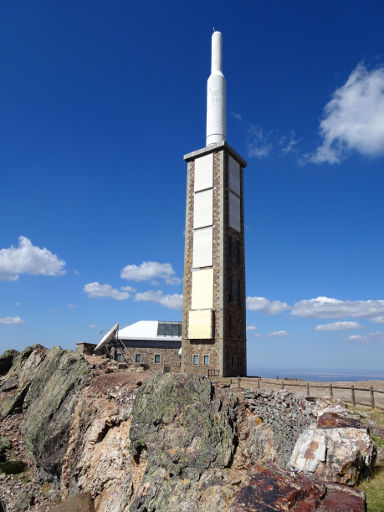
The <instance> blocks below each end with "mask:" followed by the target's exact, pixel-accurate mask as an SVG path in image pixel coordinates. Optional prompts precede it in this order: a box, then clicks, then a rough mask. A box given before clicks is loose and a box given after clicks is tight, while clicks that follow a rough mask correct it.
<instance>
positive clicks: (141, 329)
mask: <svg viewBox="0 0 384 512" xmlns="http://www.w3.org/2000/svg"><path fill="white" fill-rule="evenodd" d="M159 323H162V322H159V320H140V321H139V322H135V323H134V324H131V325H127V327H124V328H123V329H120V330H119V332H118V335H117V337H118V338H119V339H120V340H160V341H161V340H163V341H167V340H173V341H175V340H181V336H158V334H157V330H158V326H159Z"/></svg>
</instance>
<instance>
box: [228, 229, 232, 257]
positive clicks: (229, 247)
mask: <svg viewBox="0 0 384 512" xmlns="http://www.w3.org/2000/svg"><path fill="white" fill-rule="evenodd" d="M227 242H228V261H232V237H231V236H230V235H228V238H227Z"/></svg>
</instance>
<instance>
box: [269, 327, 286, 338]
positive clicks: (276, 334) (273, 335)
mask: <svg viewBox="0 0 384 512" xmlns="http://www.w3.org/2000/svg"><path fill="white" fill-rule="evenodd" d="M279 336H288V333H287V331H285V330H284V329H281V330H280V331H272V332H270V333H268V338H276V337H279Z"/></svg>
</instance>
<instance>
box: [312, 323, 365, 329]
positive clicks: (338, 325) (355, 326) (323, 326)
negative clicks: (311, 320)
mask: <svg viewBox="0 0 384 512" xmlns="http://www.w3.org/2000/svg"><path fill="white" fill-rule="evenodd" d="M362 327H363V326H362V325H360V324H358V323H357V322H347V321H344V322H333V323H331V324H321V325H316V327H315V331H325V332H326V331H346V330H348V329H361V328H362Z"/></svg>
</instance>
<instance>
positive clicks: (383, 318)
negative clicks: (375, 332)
mask: <svg viewBox="0 0 384 512" xmlns="http://www.w3.org/2000/svg"><path fill="white" fill-rule="evenodd" d="M369 320H370V321H371V322H373V323H374V324H384V315H379V316H374V317H372V318H370V319H369Z"/></svg>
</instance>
